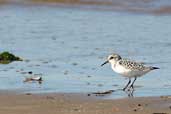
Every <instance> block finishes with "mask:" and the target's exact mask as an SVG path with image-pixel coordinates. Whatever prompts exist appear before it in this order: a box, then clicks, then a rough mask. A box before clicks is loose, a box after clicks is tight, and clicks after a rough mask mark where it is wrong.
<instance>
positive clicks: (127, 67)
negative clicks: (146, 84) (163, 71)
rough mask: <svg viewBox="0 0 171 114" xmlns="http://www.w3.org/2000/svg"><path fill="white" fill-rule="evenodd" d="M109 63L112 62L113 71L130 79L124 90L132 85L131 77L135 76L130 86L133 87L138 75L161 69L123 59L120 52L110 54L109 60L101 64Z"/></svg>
mask: <svg viewBox="0 0 171 114" xmlns="http://www.w3.org/2000/svg"><path fill="white" fill-rule="evenodd" d="M107 63H110V64H111V68H112V69H113V71H115V72H116V73H119V74H121V75H122V76H124V77H126V78H128V79H129V81H128V83H127V84H126V86H125V87H124V88H123V90H124V91H125V90H126V89H127V88H128V86H129V85H130V83H131V78H134V80H133V82H132V84H131V85H130V86H129V88H132V89H133V88H134V83H135V81H136V79H137V77H140V76H143V75H144V74H146V73H148V72H150V71H152V70H155V69H159V68H158V67H152V66H144V65H143V64H142V63H138V62H135V61H131V60H128V59H122V57H121V56H120V55H118V54H111V55H109V56H108V58H107V61H105V62H104V63H103V64H102V65H101V66H103V65H105V64H107Z"/></svg>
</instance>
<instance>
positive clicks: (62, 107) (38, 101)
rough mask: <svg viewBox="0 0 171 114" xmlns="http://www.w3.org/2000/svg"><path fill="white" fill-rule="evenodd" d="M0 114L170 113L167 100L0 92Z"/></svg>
mask: <svg viewBox="0 0 171 114" xmlns="http://www.w3.org/2000/svg"><path fill="white" fill-rule="evenodd" d="M0 101H1V102H0V113H1V114H26V113H27V114H47V113H49V114H50V113H51V114H80V113H81V114H114V113H115V114H116V113H117V114H135V113H136V114H171V97H170V96H164V97H145V98H124V99H118V100H109V99H108V100H106V99H103V98H99V97H96V96H92V95H91V96H87V94H62V93H61V94H52V93H51V94H30V93H26V94H20V93H16V92H15V93H14V92H4V91H3V92H1V93H0Z"/></svg>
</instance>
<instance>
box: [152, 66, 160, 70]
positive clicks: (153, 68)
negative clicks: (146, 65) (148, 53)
mask: <svg viewBox="0 0 171 114" xmlns="http://www.w3.org/2000/svg"><path fill="white" fill-rule="evenodd" d="M155 69H160V68H159V67H150V70H155Z"/></svg>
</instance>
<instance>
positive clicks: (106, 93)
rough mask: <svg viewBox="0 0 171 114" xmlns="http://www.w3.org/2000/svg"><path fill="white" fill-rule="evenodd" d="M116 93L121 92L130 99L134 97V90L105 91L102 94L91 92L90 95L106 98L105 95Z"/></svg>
mask: <svg viewBox="0 0 171 114" xmlns="http://www.w3.org/2000/svg"><path fill="white" fill-rule="evenodd" d="M118 91H123V92H124V93H125V94H127V96H128V97H130V98H133V97H134V91H135V90H134V89H127V90H123V89H115V90H107V91H102V92H93V93H91V94H93V95H96V96H107V95H111V94H112V93H114V92H118Z"/></svg>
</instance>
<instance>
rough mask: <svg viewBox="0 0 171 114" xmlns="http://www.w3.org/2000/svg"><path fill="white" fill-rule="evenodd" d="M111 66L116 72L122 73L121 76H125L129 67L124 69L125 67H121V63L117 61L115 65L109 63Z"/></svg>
mask: <svg viewBox="0 0 171 114" xmlns="http://www.w3.org/2000/svg"><path fill="white" fill-rule="evenodd" d="M111 67H112V69H113V70H114V71H115V72H116V73H119V74H122V75H123V76H126V75H127V74H128V73H129V72H130V70H129V69H126V68H125V67H123V66H122V65H120V64H118V63H116V64H115V65H114V64H113V65H112V64H111Z"/></svg>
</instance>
